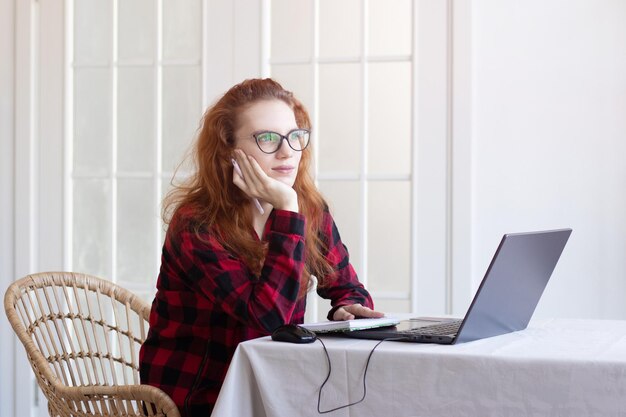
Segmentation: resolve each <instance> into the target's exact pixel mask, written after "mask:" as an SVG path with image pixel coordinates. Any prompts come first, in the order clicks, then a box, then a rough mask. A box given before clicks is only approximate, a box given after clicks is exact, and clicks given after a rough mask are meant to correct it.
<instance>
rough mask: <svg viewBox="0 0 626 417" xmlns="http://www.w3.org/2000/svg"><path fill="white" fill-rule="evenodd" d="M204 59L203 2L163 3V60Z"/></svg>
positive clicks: (187, 0)
mask: <svg viewBox="0 0 626 417" xmlns="http://www.w3.org/2000/svg"><path fill="white" fill-rule="evenodd" d="M201 57H202V1H201V0H168V1H164V2H163V59H164V60H166V61H169V60H174V61H178V60H190V61H200V58H201Z"/></svg>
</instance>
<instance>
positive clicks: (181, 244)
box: [140, 210, 373, 417]
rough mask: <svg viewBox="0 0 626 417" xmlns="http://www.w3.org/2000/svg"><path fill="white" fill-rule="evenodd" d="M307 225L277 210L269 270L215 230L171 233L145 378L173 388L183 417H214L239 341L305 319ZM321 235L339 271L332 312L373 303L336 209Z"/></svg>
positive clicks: (323, 292) (331, 291) (270, 228)
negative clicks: (255, 269)
mask: <svg viewBox="0 0 626 417" xmlns="http://www.w3.org/2000/svg"><path fill="white" fill-rule="evenodd" d="M175 217H176V216H175ZM176 221H181V219H176V218H175V219H174V222H176ZM304 225H305V218H304V216H303V215H301V214H299V213H294V212H290V211H283V210H273V211H272V212H271V214H270V216H269V218H268V220H267V223H266V225H265V231H264V234H263V239H264V240H265V241H267V242H268V245H269V246H268V252H267V255H266V257H265V262H264V265H263V269H262V271H261V276H255V275H254V274H253V273H251V272H250V270H249V269H248V267H247V266H246V265H245V264H244V263H243V262H242V261H241V260H240V259H238V258H237V257H235V256H233V255H232V253H230V252H228V251H227V250H226V249H224V247H223V246H222V245H221V244H220V243H219V242H218V241H217V240H216V239H215V237H214V235H213V234H211V233H202V232H201V233H200V238H199V237H198V236H197V235H196V233H195V232H194V231H193V230H192V228H191V227H190V226H189V225H187V227H182V228H181V227H177V228H176V229H177V230H182V231H181V232H179V233H177V234H174V233H169V232H168V233H167V236H166V239H165V244H164V246H163V255H162V260H161V272H160V274H159V279H158V282H157V290H158V291H157V294H156V297H155V299H154V301H153V303H152V311H151V313H150V330H149V332H148V336H147V338H146V341H145V342H144V344H143V346H142V347H141V352H140V374H141V382H142V383H144V384H150V385H154V386H156V387H158V388H160V389H162V390H163V391H165V392H166V393H167V394H168V395H169V396H170V397H171V398H172V400H174V402H175V403H176V404H177V405H178V407H179V409H180V411H181V413H182V415H183V416H192V415H193V416H195V415H203V416H207V417H208V416H209V415H210V413H211V411H212V409H213V406H214V404H215V401H216V400H217V395H218V393H219V390H220V387H221V385H222V383H223V381H224V377H225V376H226V371H227V369H228V365H229V363H230V361H231V359H232V357H233V354H234V352H235V349H236V347H237V345H238V344H239V343H240V342H243V341H245V340H249V339H253V338H256V337H260V336H266V335H268V334H270V333H271V332H272V331H273V330H274V329H275V328H276V327H278V326H280V325H282V324H284V323H295V324H298V323H302V322H303V318H304V309H305V304H306V298H305V297H298V293H299V290H300V277H301V274H302V271H303V268H304V253H305V250H304V245H305V243H304ZM170 230H171V229H170ZM320 233H321V236H322V238H323V239H325V241H326V242H328V243H329V252H328V254H327V259H328V260H329V262H331V264H332V266H333V267H334V268H335V269H336V273H335V275H336V276H335V277H333V279H332V283H331V284H330V286H329V287H326V288H321V289H318V294H319V295H320V296H321V297H323V298H327V299H330V300H331V302H332V305H333V309H332V310H331V312H330V313H329V318H330V317H332V316H331V314H332V313H333V312H334V310H336V309H337V308H338V307H340V306H342V305H350V304H355V303H360V304H362V305H364V306H367V307H370V308H373V303H372V299H371V298H370V296H369V293H368V292H367V291H366V290H365V289H364V288H363V285H362V284H361V283H360V282H359V281H358V278H357V276H356V273H355V271H354V269H353V268H352V265H350V263H349V260H348V252H347V250H346V248H345V246H344V245H343V244H342V243H341V239H340V237H339V232H338V231H337V227H336V226H335V223H334V221H333V219H332V217H331V215H330V213H328V212H326V213H325V215H324V222H323V226H322V230H320Z"/></svg>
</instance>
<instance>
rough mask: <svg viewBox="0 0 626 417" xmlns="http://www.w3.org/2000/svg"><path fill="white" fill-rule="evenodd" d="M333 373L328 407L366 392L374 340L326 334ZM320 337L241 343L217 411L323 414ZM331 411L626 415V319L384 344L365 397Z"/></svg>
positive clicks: (361, 415) (339, 415)
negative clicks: (455, 340) (448, 341)
mask: <svg viewBox="0 0 626 417" xmlns="http://www.w3.org/2000/svg"><path fill="white" fill-rule="evenodd" d="M323 340H324V342H325V343H326V346H327V347H328V351H329V354H330V358H331V364H332V375H331V377H330V380H329V382H328V383H327V384H326V386H325V387H324V390H323V391H322V392H323V394H322V406H321V407H322V410H328V409H331V408H334V407H337V406H339V405H343V404H347V403H348V402H353V401H355V400H358V399H359V398H361V396H362V390H363V385H362V376H363V370H364V365H365V361H366V358H367V355H368V354H369V352H370V350H371V349H372V348H373V347H374V345H375V344H376V341H371V340H357V339H346V338H337V337H329V336H325V337H324V339H323ZM327 371H328V368H327V362H326V357H325V355H324V352H323V350H322V346H321V344H320V343H319V342H315V343H312V344H307V345H295V344H289V343H280V342H273V341H272V340H271V339H270V338H269V337H265V338H261V339H256V340H251V341H248V342H245V343H242V344H241V345H239V347H238V348H237V351H236V353H235V356H234V358H233V361H232V363H231V365H230V368H229V370H228V374H227V376H226V380H225V382H224V385H223V387H222V391H221V392H220V396H219V398H218V402H217V404H216V407H215V410H214V412H213V414H212V415H213V416H214V417H229V416H233V417H247V416H254V417H277V416H319V415H320V414H318V412H317V397H318V390H319V387H320V385H321V384H322V382H323V381H324V379H325V377H326V374H327ZM326 415H328V416H332V417H345V416H358V417H367V416H375V417H409V416H410V417H417V416H419V417H422V416H424V417H426V416H428V417H432V416H568V417H570V416H587V417H588V416H603V417H604V416H626V321H609V320H606V321H605V320H565V319H551V320H540V321H532V322H531V324H530V325H529V327H528V328H527V329H526V330H524V331H521V332H516V333H510V334H506V335H502V336H497V337H493V338H489V339H483V340H478V341H474V342H470V343H464V344H459V345H452V346H442V345H428V344H414V343H402V342H383V344H382V345H380V346H379V347H378V348H377V349H376V351H375V352H374V355H373V356H372V359H371V362H370V365H369V370H368V374H367V397H366V398H365V401H363V402H362V403H360V404H358V405H355V406H352V407H349V408H348V409H343V410H339V411H335V412H332V413H329V414H326Z"/></svg>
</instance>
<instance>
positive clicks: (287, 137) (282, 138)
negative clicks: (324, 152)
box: [252, 128, 311, 155]
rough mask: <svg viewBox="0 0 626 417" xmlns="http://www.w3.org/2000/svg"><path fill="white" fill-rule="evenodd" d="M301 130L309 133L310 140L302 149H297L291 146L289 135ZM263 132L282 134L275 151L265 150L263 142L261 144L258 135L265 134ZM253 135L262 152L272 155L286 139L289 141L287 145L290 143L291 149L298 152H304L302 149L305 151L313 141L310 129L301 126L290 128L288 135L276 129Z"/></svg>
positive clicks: (264, 131)
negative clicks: (275, 130) (262, 145)
mask: <svg viewBox="0 0 626 417" xmlns="http://www.w3.org/2000/svg"><path fill="white" fill-rule="evenodd" d="M299 131H302V132H306V133H307V134H308V135H309V138H308V140H307V142H306V145H305V146H304V148H302V149H295V148H294V147H293V146H291V142H290V141H289V135H291V134H292V133H293V132H299ZM263 133H273V134H276V135H278V136H280V142H279V143H278V146H276V150H274V151H272V152H267V151H264V150H263V148H261V144H259V138H258V137H257V135H261V134H263ZM252 137H253V138H254V141H255V142H256V146H258V147H259V150H260V151H261V152H263V153H266V154H270V155H271V154H273V153H276V152H278V150H279V149H280V148H281V146H283V141H284V140H286V141H287V145H289V147H290V148H291V149H293V150H294V151H296V152H302V151H304V150H305V149H306V148H307V147H308V146H309V143H311V131H310V130H309V129H300V128H298V129H293V130H290V131H289V132H287V134H286V135H284V136H283V135H281V134H280V133H278V132H274V131H271V130H263V131H262V132H257V133H253V134H252Z"/></svg>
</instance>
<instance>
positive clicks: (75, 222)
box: [72, 179, 112, 278]
mask: <svg viewBox="0 0 626 417" xmlns="http://www.w3.org/2000/svg"><path fill="white" fill-rule="evenodd" d="M73 194H74V201H73V218H72V226H73V230H72V242H73V248H72V258H73V268H72V269H73V270H75V271H78V272H85V273H88V274H92V275H96V276H100V277H104V278H107V277H111V275H112V270H111V262H110V259H111V256H112V254H111V250H112V234H111V233H112V231H111V221H112V213H111V183H110V181H108V180H103V179H75V180H74V187H73Z"/></svg>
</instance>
